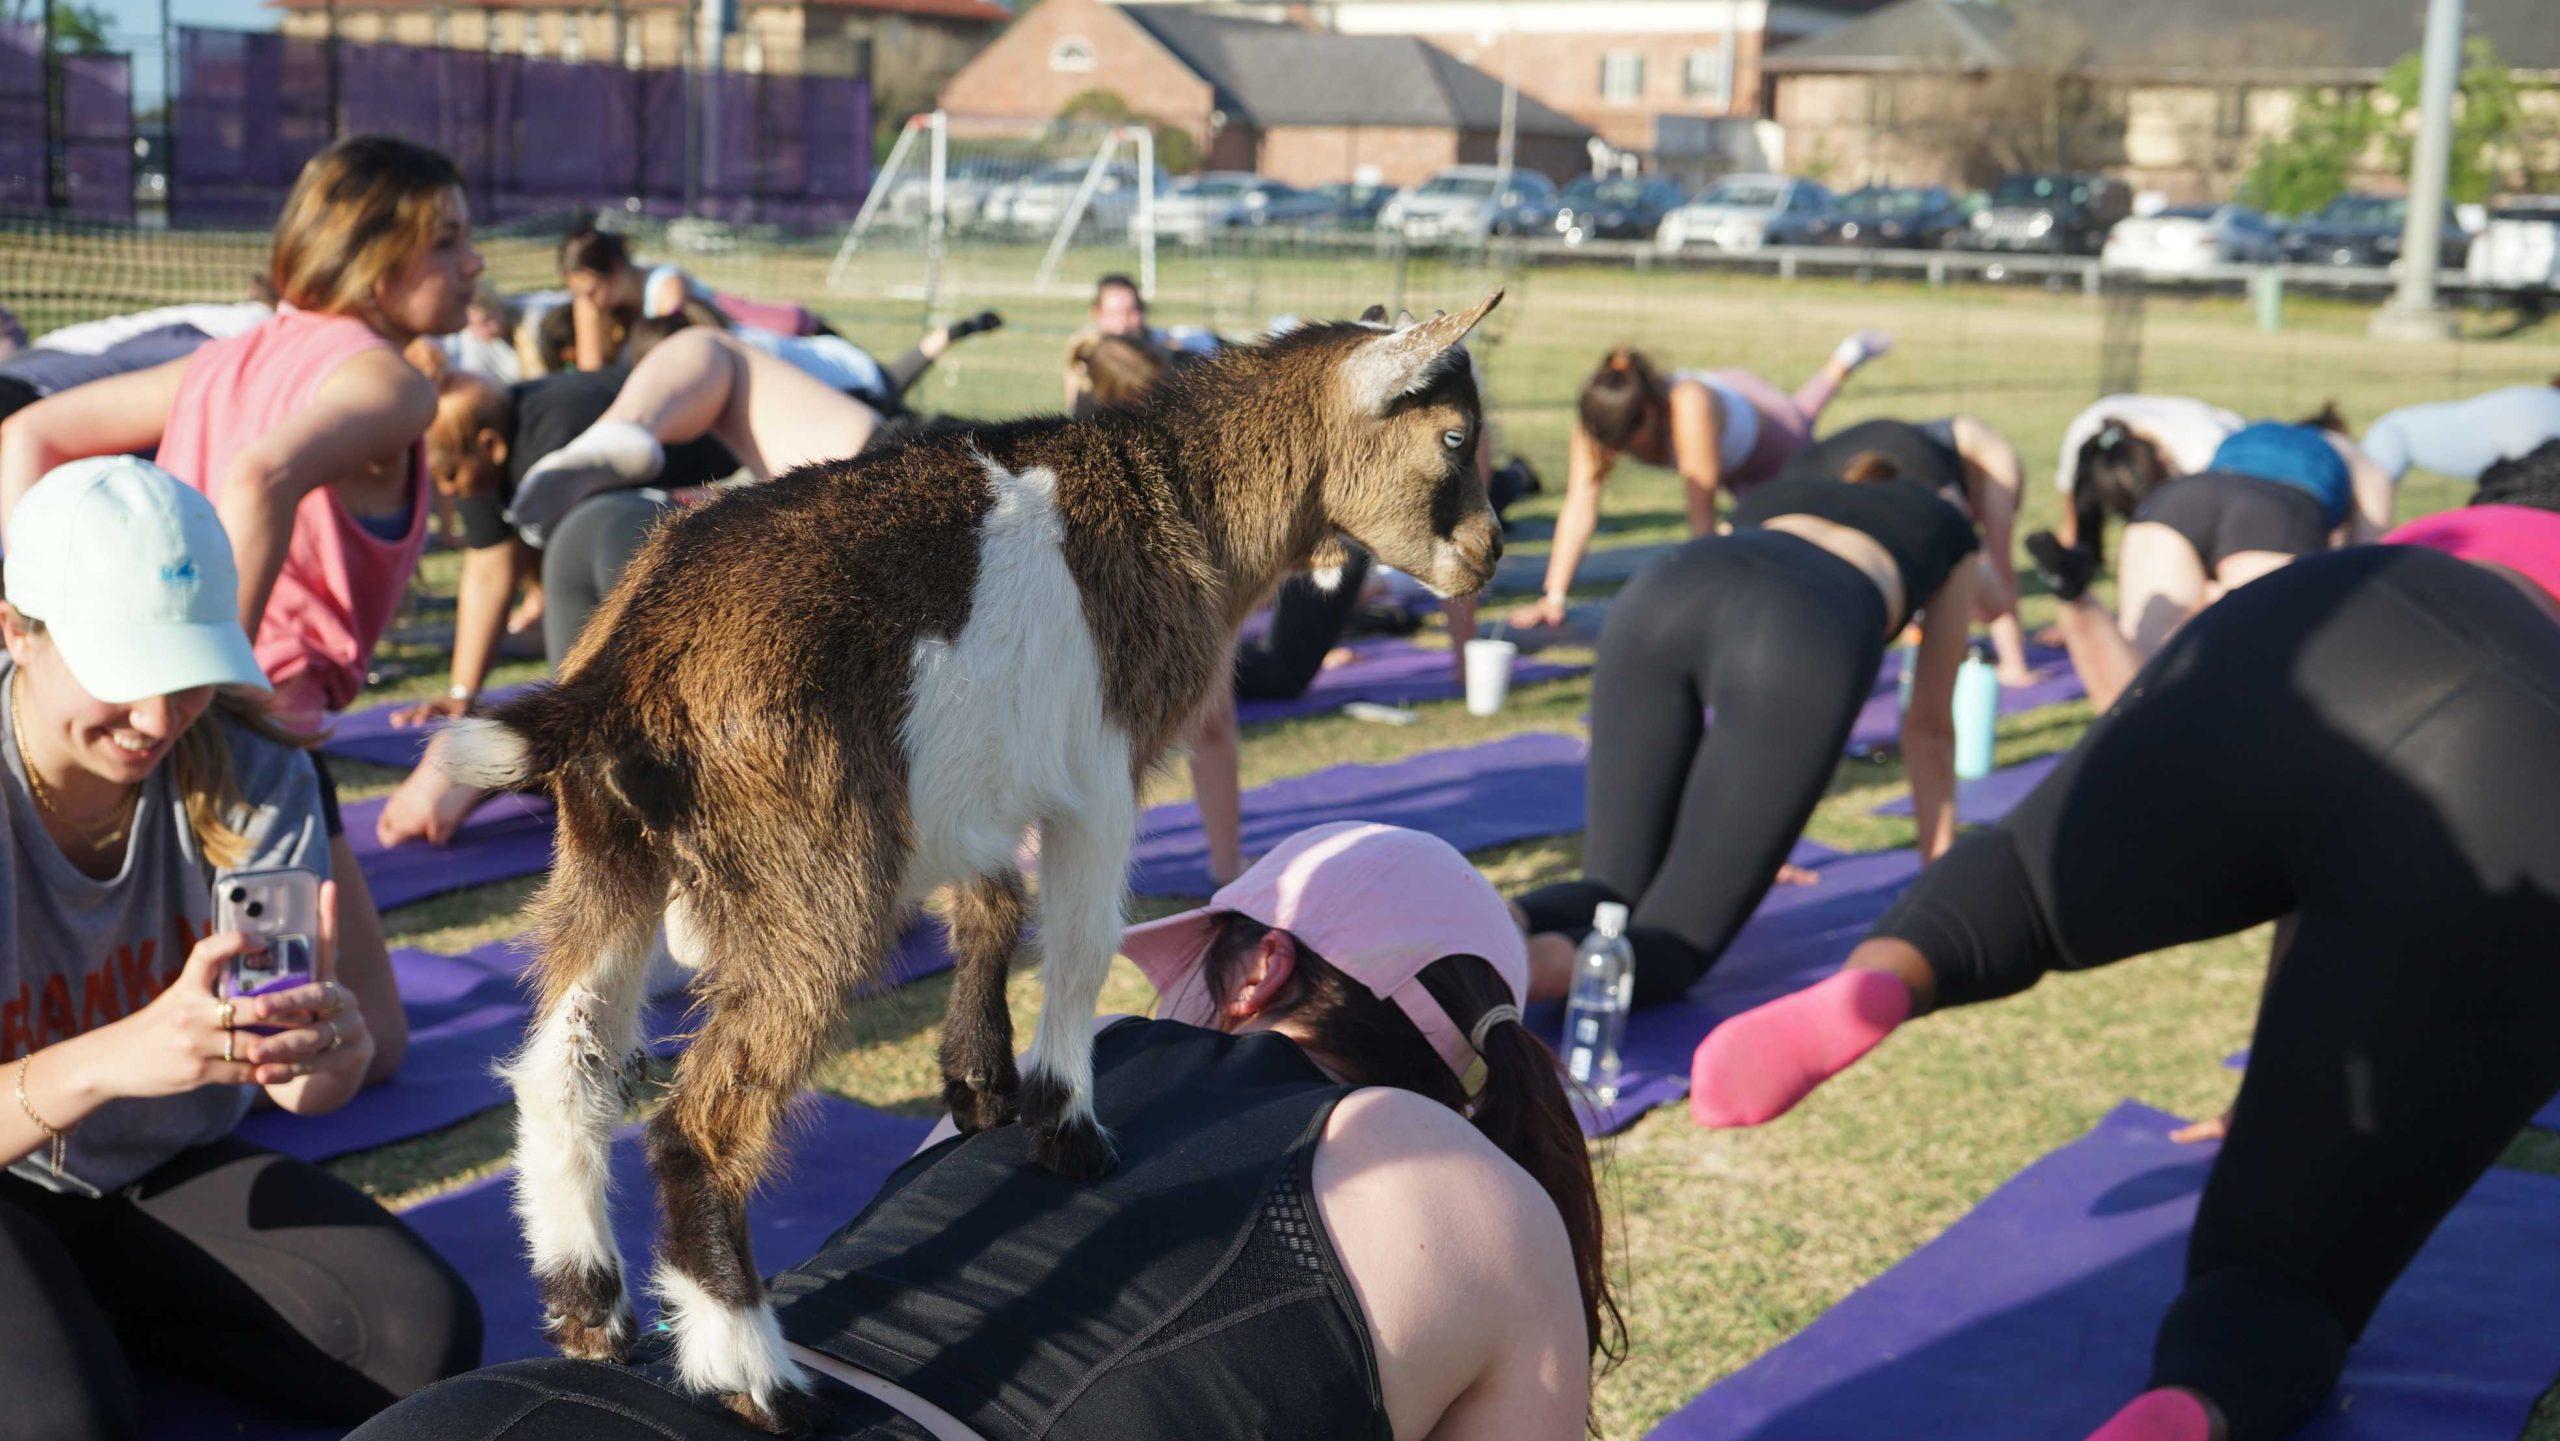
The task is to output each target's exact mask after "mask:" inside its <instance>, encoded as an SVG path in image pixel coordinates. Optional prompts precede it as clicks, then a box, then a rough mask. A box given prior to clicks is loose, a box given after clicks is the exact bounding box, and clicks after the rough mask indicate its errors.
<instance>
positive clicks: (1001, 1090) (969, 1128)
mask: <svg viewBox="0 0 2560 1441" xmlns="http://www.w3.org/2000/svg"><path fill="white" fill-rule="evenodd" d="M1021 1097H1022V1076H1021V1074H1020V1073H1019V1072H1017V1071H1016V1070H1015V1069H1014V1066H1013V1057H1011V1056H1007V1057H1005V1058H1004V1063H1003V1065H1002V1067H1001V1068H1000V1069H997V1070H995V1071H992V1072H990V1071H971V1072H969V1073H968V1074H967V1075H964V1076H949V1077H945V1078H944V1080H943V1082H942V1107H943V1109H944V1110H946V1111H949V1112H950V1113H951V1124H953V1125H955V1126H957V1127H959V1128H960V1132H961V1134H962V1135H972V1134H975V1133H977V1132H979V1131H987V1130H993V1129H994V1128H995V1127H998V1126H1001V1125H1004V1124H1006V1123H1007V1122H1009V1121H1011V1120H1013V1119H1014V1118H1015V1117H1016V1116H1018V1115H1020V1114H1021V1106H1020V1101H1021Z"/></svg>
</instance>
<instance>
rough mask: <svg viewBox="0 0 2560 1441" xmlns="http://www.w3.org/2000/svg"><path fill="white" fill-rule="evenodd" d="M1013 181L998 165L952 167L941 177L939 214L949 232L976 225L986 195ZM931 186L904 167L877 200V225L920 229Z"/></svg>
mask: <svg viewBox="0 0 2560 1441" xmlns="http://www.w3.org/2000/svg"><path fill="white" fill-rule="evenodd" d="M1012 178H1014V169H1013V167H1011V166H1008V165H1005V164H1004V163H1003V162H1001V161H995V160H963V161H960V162H958V163H956V164H954V165H952V166H951V167H950V168H949V169H948V170H946V171H944V172H943V176H942V211H943V215H944V217H945V220H946V222H947V223H948V224H949V225H950V226H951V227H952V228H953V229H966V228H967V227H969V226H972V225H975V224H977V223H978V212H979V210H980V208H981V207H983V206H984V205H985V204H986V201H987V193H988V192H989V191H992V190H994V189H995V188H996V187H997V186H999V185H1001V184H1003V183H1004V182H1005V181H1007V180H1009V179H1012ZM932 201H933V182H932V180H931V178H930V177H928V176H927V175H926V174H925V173H924V171H923V169H922V168H921V167H919V166H908V167H905V169H904V170H903V171H902V172H901V173H900V174H899V176H898V178H897V179H896V180H895V181H894V182H892V183H891V185H890V187H889V190H888V192H887V193H886V194H885V195H883V196H882V197H881V199H880V210H879V217H878V219H879V223H880V224H883V225H896V226H911V225H918V226H920V225H923V224H924V223H925V222H926V221H927V220H928V219H930V218H931V211H932Z"/></svg>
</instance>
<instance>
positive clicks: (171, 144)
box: [160, 0, 178, 219]
mask: <svg viewBox="0 0 2560 1441" xmlns="http://www.w3.org/2000/svg"><path fill="white" fill-rule="evenodd" d="M177 35H178V31H177V27H176V26H175V25H173V24H171V23H170V19H169V0H160V214H161V216H162V217H163V218H164V219H165V218H166V217H167V216H168V214H169V209H170V204H171V201H172V199H173V196H172V195H171V193H170V192H171V191H172V190H173V189H175V188H176V185H177V181H178V167H177V164H176V162H175V161H174V160H173V159H172V157H173V156H174V155H175V154H176V153H177V149H178V42H177Z"/></svg>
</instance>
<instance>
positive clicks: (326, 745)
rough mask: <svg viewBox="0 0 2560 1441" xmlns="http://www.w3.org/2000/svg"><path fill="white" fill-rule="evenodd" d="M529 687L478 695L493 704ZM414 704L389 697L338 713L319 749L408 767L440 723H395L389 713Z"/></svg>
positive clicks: (343, 756) (503, 688) (423, 751)
mask: <svg viewBox="0 0 2560 1441" xmlns="http://www.w3.org/2000/svg"><path fill="white" fill-rule="evenodd" d="M531 688H532V683H531V682H526V683H525V684H522V685H509V686H500V687H498V688H497V689H496V690H493V691H490V692H489V693H488V694H486V695H484V696H482V697H480V700H481V703H482V704H484V705H496V704H498V703H499V702H501V701H504V700H507V699H510V698H511V697H513V696H515V695H518V694H520V693H521V692H523V691H526V690H529V689H531ZM412 704H415V702H412V701H390V702H386V703H384V704H382V705H377V706H368V707H366V708H365V709H363V710H352V711H349V712H347V713H346V714H345V715H342V716H340V717H338V723H337V724H336V725H335V726H332V727H331V728H330V730H329V738H328V739H327V740H325V741H322V742H321V743H320V753H321V754H322V755H326V756H335V757H338V758H340V759H342V760H351V761H363V762H364V763H365V764H367V765H377V766H389V767H391V768H392V769H394V770H404V771H405V770H408V769H409V768H411V767H412V766H415V765H416V764H417V763H418V757H420V756H422V755H425V754H426V752H427V739H428V738H429V737H430V736H433V735H434V734H435V733H436V731H437V729H438V728H439V727H440V726H441V725H442V722H438V723H437V724H436V725H426V726H409V727H406V728H401V727H395V726H394V725H392V724H391V713H392V712H393V711H396V710H400V709H402V708H403V707H406V706H409V705H412Z"/></svg>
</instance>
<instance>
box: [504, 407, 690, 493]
mask: <svg viewBox="0 0 2560 1441" xmlns="http://www.w3.org/2000/svg"><path fill="white" fill-rule="evenodd" d="M666 464H667V452H666V448H665V447H664V446H661V445H660V444H658V438H657V437H656V436H654V435H651V434H650V433H649V432H647V431H645V430H643V429H641V428H640V427H639V426H636V425H633V424H632V423H631V422H630V421H627V420H599V421H597V422H596V423H595V424H593V425H590V426H588V427H587V428H586V429H585V430H584V431H583V432H581V433H580V434H579V436H578V438H577V439H575V440H572V441H570V442H569V443H568V444H567V445H564V446H562V447H560V448H559V449H558V450H555V451H553V452H551V453H550V454H549V455H546V456H544V457H543V458H542V459H540V460H537V461H535V462H534V463H533V465H532V467H531V468H530V469H528V470H527V471H526V472H525V477H526V479H528V480H530V479H531V478H533V477H534V476H537V475H541V474H543V473H544V472H546V471H552V470H591V469H592V470H605V471H610V472H612V473H613V474H615V475H618V476H620V477H622V478H623V479H624V480H627V481H630V482H632V483H633V484H635V485H639V484H646V483H647V482H649V481H652V480H656V479H657V478H658V472H659V471H661V470H663V469H665V468H666Z"/></svg>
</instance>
